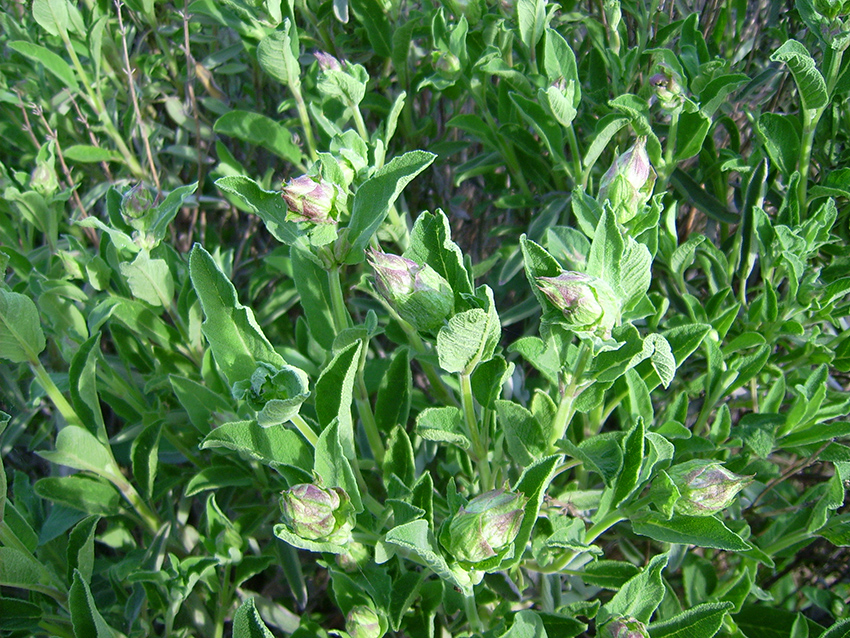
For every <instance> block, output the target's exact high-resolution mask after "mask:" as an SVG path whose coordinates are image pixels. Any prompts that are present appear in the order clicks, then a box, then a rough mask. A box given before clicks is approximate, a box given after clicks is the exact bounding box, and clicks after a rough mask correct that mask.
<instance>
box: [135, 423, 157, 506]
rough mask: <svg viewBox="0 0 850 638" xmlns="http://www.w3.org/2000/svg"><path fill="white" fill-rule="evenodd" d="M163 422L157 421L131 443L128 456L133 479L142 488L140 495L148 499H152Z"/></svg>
mask: <svg viewBox="0 0 850 638" xmlns="http://www.w3.org/2000/svg"><path fill="white" fill-rule="evenodd" d="M162 426H163V422H162V421H161V420H157V421H156V422H154V423H151V424H150V425H149V426H148V427H146V428H145V429H144V430H142V431H141V433H140V434H139V435H138V436H137V437H136V439H135V440H134V441H133V446H132V448H131V450H130V456H131V458H132V459H133V478H135V479H136V483H138V484H139V487H141V488H142V494H144V495H145V496H146V497H147V498H148V499H151V498H153V486H154V481H155V480H156V472H157V469H158V467H159V438H160V435H161V434H162Z"/></svg>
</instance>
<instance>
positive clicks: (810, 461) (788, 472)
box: [747, 440, 832, 509]
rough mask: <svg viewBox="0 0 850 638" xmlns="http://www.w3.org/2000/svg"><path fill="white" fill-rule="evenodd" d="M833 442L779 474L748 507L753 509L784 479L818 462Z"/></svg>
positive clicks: (828, 442)
mask: <svg viewBox="0 0 850 638" xmlns="http://www.w3.org/2000/svg"><path fill="white" fill-rule="evenodd" d="M831 443H832V440H829V441H827V442H826V443H824V444H823V445H821V446H820V447H819V448H818V450H817V451H816V452H815V453H814V454H812V455H811V456H810V457H809V458H807V459H806V460H805V461H804V462H803V463H801V464H799V465H794V466H792V467H791V468H790V469H788V470H786V471H785V472H784V473H783V474H782V475H780V476H777V477H776V478H775V479H773V480H772V481H771V482H770V483H768V484H767V485H766V486H765V488H764V489H763V490H762V491H761V493H759V495H758V496H756V497H755V499H753V502H752V503H750V505H749V506H748V507H747V509H752V508H754V507H755V506H756V505H758V502H759V501H760V500H761V499H762V497H763V496H764V495H765V494H767V493H768V492H769V491H771V490H772V489H773V488H774V487H776V486H777V485H779V484H780V483H781V482H782V481H784V480H786V479H788V478H790V477H791V476H793V475H794V474H797V473H798V472H802V471H803V470H805V469H806V468H807V467H809V466H811V465H814V464H815V463H817V460H818V456H820V453H821V452H823V451H824V450H825V449H826V448H828V447H829V445H830V444H831Z"/></svg>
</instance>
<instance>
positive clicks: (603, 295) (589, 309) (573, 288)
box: [537, 271, 620, 333]
mask: <svg viewBox="0 0 850 638" xmlns="http://www.w3.org/2000/svg"><path fill="white" fill-rule="evenodd" d="M537 286H538V287H539V288H540V290H541V291H543V293H544V294H545V295H546V297H547V298H548V299H549V301H551V302H552V304H553V305H554V306H555V307H556V308H557V309H558V310H560V311H561V312H563V315H564V316H563V319H562V320H561V323H563V324H564V325H565V326H567V327H568V328H571V329H574V330H578V331H590V332H597V331H598V332H601V333H610V331H611V329H612V328H613V327H614V326H615V325H616V324H617V323H618V322H619V317H620V311H619V302H618V301H617V298H616V296H615V294H614V291H613V290H611V287H610V286H609V285H608V284H607V283H606V282H605V281H603V280H602V279H599V278H598V277H592V276H590V275H585V274H584V273H580V272H571V271H565V272H562V273H561V274H560V275H558V276H557V277H538V278H537Z"/></svg>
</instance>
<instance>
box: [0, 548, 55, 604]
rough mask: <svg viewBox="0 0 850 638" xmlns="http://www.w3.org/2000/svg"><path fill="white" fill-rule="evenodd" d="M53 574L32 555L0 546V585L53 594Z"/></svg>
mask: <svg viewBox="0 0 850 638" xmlns="http://www.w3.org/2000/svg"><path fill="white" fill-rule="evenodd" d="M54 580H55V579H54V577H53V575H52V574H51V573H50V572H49V571H48V570H47V568H46V567H45V566H44V565H42V564H41V563H39V562H38V561H37V560H36V559H35V558H33V557H32V556H27V555H26V554H25V553H24V552H22V551H20V550H17V549H14V548H12V547H0V586H3V587H15V588H18V589H28V590H31V591H38V592H43V593H46V594H49V595H54V594H55V591H54V590H53V589H52V588H51V586H50V584H51V583H53V582H54Z"/></svg>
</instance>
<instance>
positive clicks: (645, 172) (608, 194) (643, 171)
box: [598, 137, 656, 224]
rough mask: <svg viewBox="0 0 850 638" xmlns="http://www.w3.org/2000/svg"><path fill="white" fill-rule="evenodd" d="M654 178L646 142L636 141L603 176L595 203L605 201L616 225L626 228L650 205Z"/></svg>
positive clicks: (639, 139) (643, 138)
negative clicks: (607, 202) (642, 208)
mask: <svg viewBox="0 0 850 638" xmlns="http://www.w3.org/2000/svg"><path fill="white" fill-rule="evenodd" d="M655 177H656V174H655V170H654V169H653V168H652V166H651V165H650V163H649V154H648V153H647V152H646V138H645V137H639V138H637V141H636V142H635V145H634V146H632V147H631V148H630V149H629V150H627V151H626V152H625V153H623V154H622V155H620V156H619V157H618V158H617V159H615V160H614V163H613V164H611V168H609V169H608V172H606V173H605V175H603V176H602V181H601V182H600V183H599V197H598V199H599V200H600V201H602V200H605V199H607V200H608V201H609V202H610V203H611V207H612V208H613V209H614V212H615V213H616V215H617V221H618V222H620V223H621V224H625V223H626V222H627V221H629V220H630V219H632V218H633V217H634V216H635V215H637V214H638V212H639V211H640V209H641V207H642V206H643V205H644V204H646V202H647V201H649V198H650V196H651V195H652V188H653V187H654V186H655Z"/></svg>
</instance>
